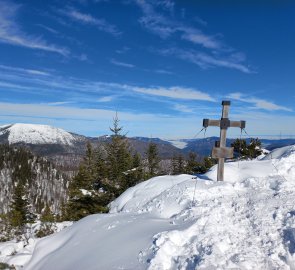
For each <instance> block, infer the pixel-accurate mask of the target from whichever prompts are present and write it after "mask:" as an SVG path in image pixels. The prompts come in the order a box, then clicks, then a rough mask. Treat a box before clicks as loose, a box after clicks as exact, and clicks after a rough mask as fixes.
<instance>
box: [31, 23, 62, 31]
mask: <svg viewBox="0 0 295 270" xmlns="http://www.w3.org/2000/svg"><path fill="white" fill-rule="evenodd" d="M36 25H37V26H39V27H41V28H43V29H45V30H47V31H48V32H50V33H53V34H58V33H59V32H58V31H57V30H55V29H53V28H51V27H49V26H46V25H43V24H41V23H38V24H36Z"/></svg>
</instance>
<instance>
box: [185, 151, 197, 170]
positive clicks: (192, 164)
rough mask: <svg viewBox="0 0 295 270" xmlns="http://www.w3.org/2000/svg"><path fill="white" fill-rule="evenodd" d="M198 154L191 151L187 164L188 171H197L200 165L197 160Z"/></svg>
mask: <svg viewBox="0 0 295 270" xmlns="http://www.w3.org/2000/svg"><path fill="white" fill-rule="evenodd" d="M196 158H197V154H196V153H194V152H189V155H188V160H187V165H186V173H188V174H194V173H196V170H197V166H199V163H198V162H197V161H196Z"/></svg>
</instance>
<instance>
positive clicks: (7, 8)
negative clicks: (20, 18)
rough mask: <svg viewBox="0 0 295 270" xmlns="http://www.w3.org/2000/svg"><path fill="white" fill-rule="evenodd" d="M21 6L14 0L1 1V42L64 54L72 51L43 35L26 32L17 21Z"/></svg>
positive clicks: (66, 54)
mask: <svg viewBox="0 0 295 270" xmlns="http://www.w3.org/2000/svg"><path fill="white" fill-rule="evenodd" d="M20 8H21V6H20V5H16V4H14V3H13V2H10V1H1V5H0V42H2V43H7V44H11V45H14V46H21V47H26V48H30V49H38V50H43V51H48V52H54V53H58V54H61V55H63V56H68V55H69V53H70V51H69V50H68V49H67V48H65V47H60V46H57V45H55V44H49V43H48V42H47V41H45V40H44V39H43V38H42V37H38V36H33V35H29V34H26V33H24V32H23V31H22V30H21V28H20V26H19V24H18V23H17V21H16V19H17V14H18V12H19V9H20Z"/></svg>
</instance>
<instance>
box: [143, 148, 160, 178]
mask: <svg viewBox="0 0 295 270" xmlns="http://www.w3.org/2000/svg"><path fill="white" fill-rule="evenodd" d="M146 156H147V162H148V164H147V165H148V177H153V176H155V175H156V173H157V171H158V169H159V162H160V157H159V153H158V147H157V145H156V144H155V143H153V142H150V143H149V145H148V149H147V151H146Z"/></svg>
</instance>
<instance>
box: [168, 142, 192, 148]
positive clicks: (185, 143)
mask: <svg viewBox="0 0 295 270" xmlns="http://www.w3.org/2000/svg"><path fill="white" fill-rule="evenodd" d="M167 142H170V143H171V144H172V145H173V146H175V147H176V148H179V149H184V148H185V147H186V146H187V142H185V141H183V140H167Z"/></svg>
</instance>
